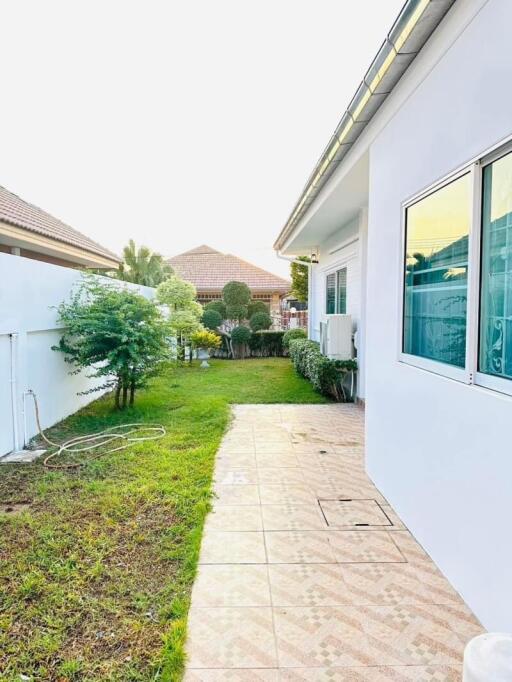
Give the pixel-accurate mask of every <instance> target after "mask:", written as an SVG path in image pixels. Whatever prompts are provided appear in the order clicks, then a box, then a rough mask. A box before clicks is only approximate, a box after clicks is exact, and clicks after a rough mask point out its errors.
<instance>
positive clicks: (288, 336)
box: [283, 327, 308, 348]
mask: <svg viewBox="0 0 512 682" xmlns="http://www.w3.org/2000/svg"><path fill="white" fill-rule="evenodd" d="M307 338H308V335H307V333H306V330H305V329H301V328H300V327H297V328H296V329H289V330H288V331H287V332H285V334H284V336H283V347H284V348H289V347H290V341H293V340H294V339H307Z"/></svg>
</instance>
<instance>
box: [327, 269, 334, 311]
mask: <svg viewBox="0 0 512 682" xmlns="http://www.w3.org/2000/svg"><path fill="white" fill-rule="evenodd" d="M325 287H326V292H325V312H326V313H327V315H332V314H333V313H335V312H336V273H334V272H333V273H331V274H330V275H327V277H326V278H325Z"/></svg>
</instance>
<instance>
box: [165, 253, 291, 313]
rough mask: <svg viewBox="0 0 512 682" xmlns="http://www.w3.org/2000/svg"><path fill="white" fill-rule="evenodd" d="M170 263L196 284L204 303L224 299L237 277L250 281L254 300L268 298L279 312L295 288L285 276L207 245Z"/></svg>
mask: <svg viewBox="0 0 512 682" xmlns="http://www.w3.org/2000/svg"><path fill="white" fill-rule="evenodd" d="M167 262H168V263H169V265H171V266H172V268H173V269H174V271H175V272H176V273H177V274H178V275H179V276H180V277H182V278H183V279H186V280H187V281H188V282H192V283H193V284H194V285H195V287H196V289H197V298H198V301H199V302H200V303H208V301H214V300H216V299H219V298H222V289H223V287H224V286H225V285H226V284H227V283H228V282H231V281H233V280H235V281H237V282H244V283H245V284H247V286H248V287H249V289H250V290H251V293H252V298H253V299H255V300H261V301H265V302H266V303H268V304H269V306H270V309H271V310H272V311H275V312H278V311H279V308H280V301H281V299H282V298H284V296H286V294H287V293H288V292H289V291H290V287H291V284H290V282H289V281H288V280H286V279H283V278H282V277H278V276H277V275H274V274H272V273H271V272H267V270H263V269H262V268H258V267H257V266H256V265H252V263H248V262H247V261H245V260H242V259H241V258H237V256H232V255H231V254H228V253H221V252H220V251H216V250H215V249H212V248H211V247H210V246H206V245H204V244H203V245H202V246H198V247H197V248H195V249H191V250H190V251H186V252H185V253H181V254H179V255H178V256H173V257H172V258H169V259H168V260H167Z"/></svg>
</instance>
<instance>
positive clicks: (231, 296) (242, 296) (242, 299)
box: [222, 282, 251, 307]
mask: <svg viewBox="0 0 512 682" xmlns="http://www.w3.org/2000/svg"><path fill="white" fill-rule="evenodd" d="M222 298H223V300H224V302H225V303H226V305H243V306H246V307H247V306H248V305H249V302H250V300H251V290H250V289H249V287H248V286H247V284H244V283H243V282H228V283H227V284H226V286H225V287H224V288H223V289H222Z"/></svg>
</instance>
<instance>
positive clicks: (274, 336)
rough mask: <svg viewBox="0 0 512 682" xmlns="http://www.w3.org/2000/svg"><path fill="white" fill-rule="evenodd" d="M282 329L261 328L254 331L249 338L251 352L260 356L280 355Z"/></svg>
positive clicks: (281, 351) (281, 350)
mask: <svg viewBox="0 0 512 682" xmlns="http://www.w3.org/2000/svg"><path fill="white" fill-rule="evenodd" d="M284 334H285V332H283V331H269V330H262V331H258V332H255V333H254V334H253V335H252V336H251V338H250V339H249V348H250V349H251V354H252V355H254V356H256V357H260V358H268V357H280V356H282V355H283V337H284Z"/></svg>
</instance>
